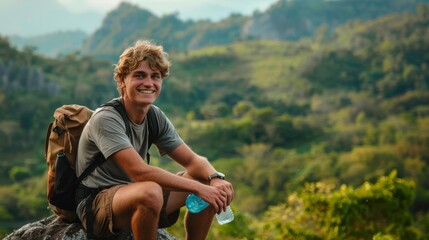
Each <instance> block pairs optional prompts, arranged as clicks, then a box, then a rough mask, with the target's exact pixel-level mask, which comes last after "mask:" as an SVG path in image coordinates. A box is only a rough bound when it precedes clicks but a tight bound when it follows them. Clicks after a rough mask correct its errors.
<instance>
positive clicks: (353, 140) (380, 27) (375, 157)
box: [0, 4, 429, 240]
mask: <svg viewBox="0 0 429 240" xmlns="http://www.w3.org/2000/svg"><path fill="white" fill-rule="evenodd" d="M428 52H429V5H427V4H419V5H418V6H417V8H416V11H415V12H414V13H411V12H410V13H397V14H390V15H386V16H383V17H380V18H377V19H374V20H370V21H362V20H351V21H348V22H347V23H345V24H343V25H340V26H338V27H336V28H335V29H333V30H332V31H331V30H329V28H328V27H327V26H326V25H325V26H321V27H319V28H318V29H317V33H316V34H315V35H314V36H309V37H306V38H301V39H298V40H293V41H292V40H289V41H284V40H246V41H237V42H233V43H230V44H226V45H218V46H210V47H204V48H201V49H196V50H189V51H182V52H181V51H177V52H176V51H174V52H172V53H170V58H171V60H172V62H173V66H172V69H171V76H170V77H168V78H167V79H165V81H164V86H163V92H162V94H161V97H160V98H159V99H158V101H157V102H156V105H157V106H159V107H161V108H162V109H163V110H164V112H165V113H166V114H167V116H169V118H170V119H171V120H172V122H173V123H174V125H175V126H176V128H177V129H178V132H179V134H180V135H181V136H182V138H183V139H184V140H185V141H186V142H187V143H188V144H189V145H190V146H191V147H192V148H193V149H194V150H195V151H196V152H198V153H201V154H202V155H205V156H207V157H208V158H209V160H210V161H211V162H212V163H213V164H214V165H215V167H216V168H217V169H219V170H220V171H222V172H224V173H225V174H226V176H227V178H228V179H229V180H230V181H231V182H232V183H233V185H234V189H235V194H236V198H235V200H234V202H233V204H232V209H233V211H234V213H235V217H236V218H235V221H233V222H232V223H230V224H227V225H222V226H221V225H218V224H216V223H215V224H213V227H212V230H211V231H210V235H209V239H350V240H352V239H353V240H354V239H375V240H394V239H395V240H396V239H407V240H408V239H411V240H413V239H416V240H417V239H418V240H422V239H429V204H428V203H429V182H428V181H427V175H428V173H429V55H428V54H427V53H428ZM112 72H113V69H112V63H111V62H109V61H108V60H102V59H96V58H92V57H89V56H85V55H84V54H82V53H80V52H74V53H71V54H68V55H64V56H61V57H58V58H47V57H43V56H40V55H38V54H37V53H35V49H34V48H31V47H27V48H25V49H23V50H18V49H16V48H14V47H12V45H11V44H10V43H9V41H8V39H7V38H3V37H0V79H1V80H0V111H1V112H2V114H1V115H0V156H1V159H2V161H0V196H1V198H0V236H6V235H7V234H8V233H10V232H11V231H13V230H14V229H17V228H19V227H20V226H21V225H23V224H25V223H28V222H32V221H37V220H39V219H42V218H43V217H46V216H49V215H50V214H51V213H50V211H49V210H48V209H47V201H46V197H45V193H46V163H45V159H44V143H45V136H46V128H47V126H48V124H49V122H50V121H52V120H53V117H52V114H53V111H54V110H55V108H57V107H58V106H61V105H62V104H70V103H76V104H83V105H86V106H88V107H90V108H93V109H95V108H96V107H97V106H99V105H100V104H102V103H104V102H106V101H108V100H110V99H111V98H113V97H116V96H117V95H118V94H117V91H116V86H115V82H114V80H113V78H112ZM153 150H154V149H152V151H153ZM151 164H153V165H157V166H160V167H162V168H164V169H168V170H170V171H178V170H181V168H180V167H179V166H178V165H177V164H175V163H173V162H172V161H171V160H169V159H168V158H161V157H159V156H158V155H157V154H156V153H155V152H154V153H153V154H152V160H151ZM184 211H185V210H184V209H183V211H182V212H181V214H184ZM182 229H183V222H182V221H179V222H178V224H176V225H175V226H173V227H171V228H169V229H167V231H169V232H170V233H171V234H173V235H174V236H176V237H178V238H179V239H183V237H184V236H183V230H182Z"/></svg>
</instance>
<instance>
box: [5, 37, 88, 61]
mask: <svg viewBox="0 0 429 240" xmlns="http://www.w3.org/2000/svg"><path fill="white" fill-rule="evenodd" d="M87 36H88V34H86V33H85V32H83V31H59V32H54V33H50V34H46V35H41V36H36V37H20V36H11V37H9V39H10V41H11V42H12V43H13V44H14V45H15V46H16V47H18V48H19V49H23V48H25V47H34V48H35V49H34V50H35V52H37V53H40V54H42V55H46V56H49V57H58V56H61V55H66V54H70V53H72V52H74V51H77V50H78V49H79V48H78V46H81V45H82V44H83V42H84V40H85V38H86V37H87Z"/></svg>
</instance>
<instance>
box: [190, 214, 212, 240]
mask: <svg viewBox="0 0 429 240" xmlns="http://www.w3.org/2000/svg"><path fill="white" fill-rule="evenodd" d="M213 216H214V210H213V208H212V207H208V208H206V209H204V210H203V211H202V212H200V213H198V214H192V213H190V212H188V211H187V212H186V215H185V228H186V239H187V240H191V239H206V237H207V234H208V232H209V230H210V226H211V224H212V222H213Z"/></svg>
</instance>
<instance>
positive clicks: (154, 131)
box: [146, 105, 159, 164]
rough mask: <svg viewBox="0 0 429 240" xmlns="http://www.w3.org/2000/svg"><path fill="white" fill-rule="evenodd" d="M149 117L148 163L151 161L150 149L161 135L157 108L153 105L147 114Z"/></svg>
mask: <svg viewBox="0 0 429 240" xmlns="http://www.w3.org/2000/svg"><path fill="white" fill-rule="evenodd" d="M146 117H147V121H148V122H147V124H148V127H149V129H148V130H149V143H148V148H147V153H146V161H147V164H149V163H150V154H149V149H150V147H151V146H152V143H154V142H155V140H156V139H157V138H158V135H159V128H158V118H157V116H156V113H155V108H154V106H153V105H151V106H150V108H149V111H148V112H147V114H146Z"/></svg>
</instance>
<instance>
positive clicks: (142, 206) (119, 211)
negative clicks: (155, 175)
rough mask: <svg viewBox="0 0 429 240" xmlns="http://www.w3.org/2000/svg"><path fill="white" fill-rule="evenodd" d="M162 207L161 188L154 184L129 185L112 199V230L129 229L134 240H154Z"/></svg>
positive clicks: (139, 183)
mask: <svg viewBox="0 0 429 240" xmlns="http://www.w3.org/2000/svg"><path fill="white" fill-rule="evenodd" d="M162 205H163V193H162V188H161V186H159V185H158V184H156V183H154V182H138V183H131V184H129V185H127V186H124V187H122V188H120V189H119V190H118V191H117V192H116V194H115V196H114V197H113V203H112V211H113V225H114V228H118V229H124V228H130V227H131V230H132V232H133V235H134V239H135V240H140V239H156V233H157V228H158V221H159V213H160V211H161V208H162Z"/></svg>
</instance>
